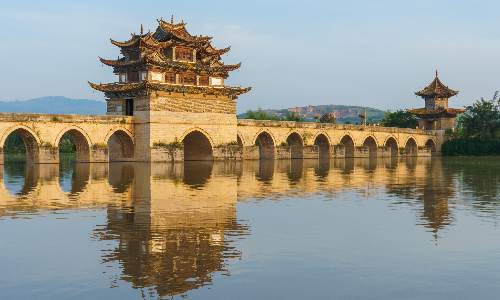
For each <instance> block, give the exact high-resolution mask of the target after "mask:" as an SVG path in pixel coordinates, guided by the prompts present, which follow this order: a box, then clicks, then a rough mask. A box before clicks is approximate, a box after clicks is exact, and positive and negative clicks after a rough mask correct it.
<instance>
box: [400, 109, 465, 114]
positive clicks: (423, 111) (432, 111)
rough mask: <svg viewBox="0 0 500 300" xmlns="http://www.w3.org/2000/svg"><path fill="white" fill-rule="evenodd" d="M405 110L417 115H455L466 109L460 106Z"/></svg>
mask: <svg viewBox="0 0 500 300" xmlns="http://www.w3.org/2000/svg"><path fill="white" fill-rule="evenodd" d="M406 111H407V112H410V113H412V114H414V115H418V116H425V115H428V116H431V115H433V116H436V115H441V116H448V115H449V116H452V115H453V116H455V115H458V114H461V113H464V112H466V111H467V110H466V109H462V108H441V109H426V108H415V109H407V110H406Z"/></svg>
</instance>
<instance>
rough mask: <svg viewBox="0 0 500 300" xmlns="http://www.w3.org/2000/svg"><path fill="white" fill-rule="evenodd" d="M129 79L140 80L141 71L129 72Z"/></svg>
mask: <svg viewBox="0 0 500 300" xmlns="http://www.w3.org/2000/svg"><path fill="white" fill-rule="evenodd" d="M128 81H129V82H139V73H137V72H129V73H128Z"/></svg>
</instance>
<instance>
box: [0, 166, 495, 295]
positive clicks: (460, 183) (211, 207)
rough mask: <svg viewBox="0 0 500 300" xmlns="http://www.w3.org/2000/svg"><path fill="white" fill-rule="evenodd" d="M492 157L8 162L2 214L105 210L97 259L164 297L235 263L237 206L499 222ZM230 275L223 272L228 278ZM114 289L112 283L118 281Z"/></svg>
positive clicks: (239, 229) (0, 191) (435, 222)
mask: <svg viewBox="0 0 500 300" xmlns="http://www.w3.org/2000/svg"><path fill="white" fill-rule="evenodd" d="M499 166H500V160H499V159H497V158H481V159H474V160H471V159H447V158H434V157H432V158H431V157H428V158H416V157H411V158H386V159H381V158H379V159H378V160H377V159H353V158H352V159H339V160H301V159H294V160H288V161H285V160H279V161H278V160H277V161H273V160H262V161H243V162H220V163H219V162H217V163H214V162H185V163H171V164H148V163H110V164H75V163H74V162H68V163H62V164H60V165H34V164H26V163H20V162H9V161H7V162H6V164H5V165H4V168H3V173H0V175H1V177H2V179H3V180H2V184H1V185H0V216H1V217H2V218H5V217H7V216H8V217H11V218H16V217H21V216H22V217H26V215H30V216H33V215H40V214H43V213H51V212H54V211H60V210H63V209H64V210H72V209H73V210H82V209H86V208H89V209H96V208H99V209H103V210H106V219H107V221H106V223H105V224H103V225H101V226H97V229H95V230H94V232H93V238H94V239H96V240H113V241H116V242H117V246H116V247H114V248H111V249H104V250H106V251H104V253H105V254H104V255H103V258H102V259H103V262H105V263H111V262H119V264H120V266H121V273H122V276H121V277H120V279H121V280H124V281H127V282H130V283H132V285H133V287H134V288H137V289H145V288H154V289H155V290H156V293H157V294H158V295H159V296H161V297H163V296H172V295H177V294H183V293H185V292H187V291H188V290H192V289H196V288H199V287H201V286H204V285H207V284H211V282H212V277H213V274H214V273H216V272H222V273H228V271H227V270H228V268H227V263H228V260H229V259H230V258H235V257H240V256H241V255H242V253H241V252H240V250H238V249H237V248H236V246H235V245H236V243H235V241H236V240H237V239H241V238H244V236H245V235H248V234H249V233H250V228H249V226H248V225H247V224H245V222H243V221H241V220H238V218H237V215H236V205H237V202H238V201H241V202H249V201H255V202H258V201H261V200H262V199H265V200H275V201H282V200H284V199H287V198H289V197H293V196H294V195H299V196H300V197H301V198H307V197H311V196H315V195H318V194H320V195H322V196H324V197H325V199H329V200H332V199H333V200H335V199H337V198H342V195H343V194H345V193H348V192H349V193H352V192H354V193H355V194H357V195H360V196H363V197H364V196H370V195H371V196H374V197H377V198H380V199H381V200H384V201H387V205H388V207H391V208H393V207H398V208H409V209H411V210H414V211H415V215H416V221H415V223H416V224H417V225H419V226H423V228H427V230H428V231H430V232H432V236H433V238H435V239H438V238H439V232H440V231H441V230H447V229H449V228H450V226H452V225H453V224H454V222H456V220H455V217H454V214H455V211H456V209H457V205H458V204H465V205H466V207H467V208H468V209H470V210H471V211H473V212H474V213H476V214H478V215H480V216H482V217H491V216H497V215H498V211H499V209H498V208H499V202H498V196H499V195H500V188H499V183H500V173H499V172H498V170H500V168H498V167H499ZM228 275H229V274H228ZM116 284H119V283H116Z"/></svg>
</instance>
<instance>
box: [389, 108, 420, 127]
mask: <svg viewBox="0 0 500 300" xmlns="http://www.w3.org/2000/svg"><path fill="white" fill-rule="evenodd" d="M380 123H381V125H382V126H384V127H399V128H415V127H417V126H418V119H417V117H415V116H414V115H413V114H412V113H409V112H407V111H403V110H397V111H395V112H393V113H391V112H390V111H389V110H387V112H386V113H385V118H383V119H382V120H381V121H380Z"/></svg>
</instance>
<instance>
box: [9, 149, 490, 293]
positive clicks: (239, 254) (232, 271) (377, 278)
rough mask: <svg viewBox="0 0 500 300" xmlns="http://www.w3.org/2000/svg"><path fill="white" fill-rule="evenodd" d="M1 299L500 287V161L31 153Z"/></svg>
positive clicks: (18, 181) (19, 184)
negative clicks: (114, 157) (87, 159)
mask: <svg viewBox="0 0 500 300" xmlns="http://www.w3.org/2000/svg"><path fill="white" fill-rule="evenodd" d="M0 169H2V170H3V173H0V175H1V177H3V178H2V180H1V181H0V240H1V243H0V292H1V297H0V298H2V299H70V298H71V299H91V298H92V299H158V298H160V299H172V298H173V299H181V298H188V299H498V297H499V295H500V231H499V228H498V221H499V220H500V205H499V204H500V200H499V195H500V159H499V158H451V159H448V158H418V159H416V158H411V159H378V160H376V159H375V160H373V159H345V160H344V159H341V160H326V161H318V160H293V161H263V162H258V161H245V162H237V163H234V162H233V163H207V162H204V163H202V162H194V163H184V164H147V163H110V164H75V163H74V161H73V160H72V159H70V158H67V157H65V158H64V159H63V160H62V163H61V165H26V164H25V163H22V162H19V161H17V162H16V160H15V159H14V160H11V161H8V162H6V164H5V165H4V166H3V168H0Z"/></svg>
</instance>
